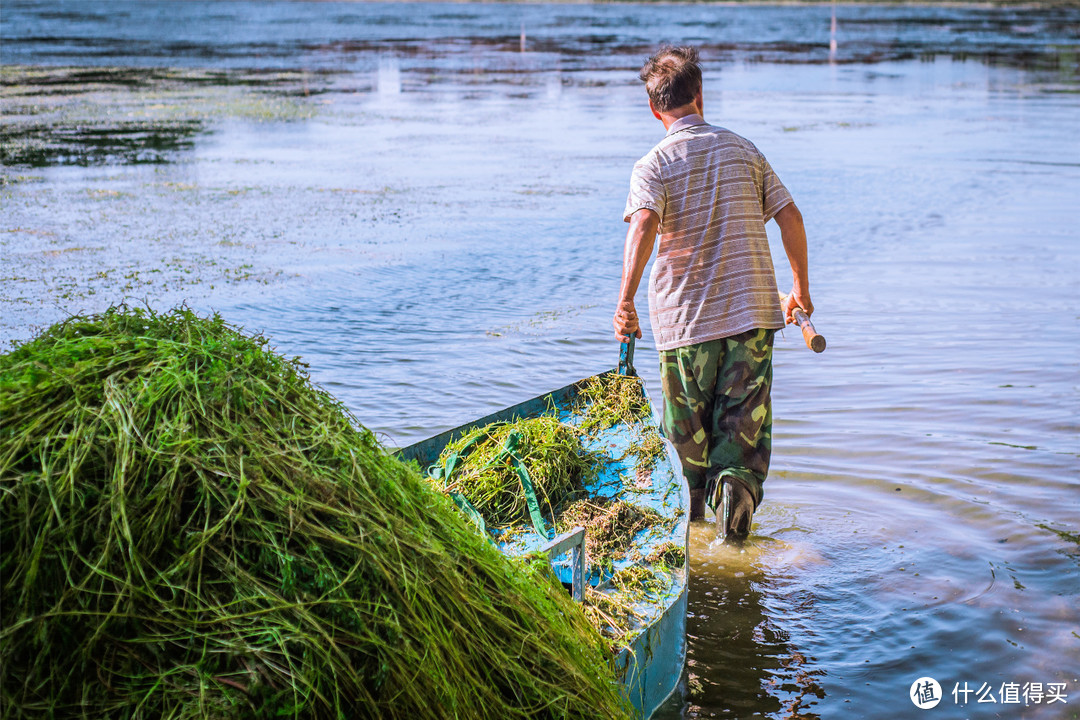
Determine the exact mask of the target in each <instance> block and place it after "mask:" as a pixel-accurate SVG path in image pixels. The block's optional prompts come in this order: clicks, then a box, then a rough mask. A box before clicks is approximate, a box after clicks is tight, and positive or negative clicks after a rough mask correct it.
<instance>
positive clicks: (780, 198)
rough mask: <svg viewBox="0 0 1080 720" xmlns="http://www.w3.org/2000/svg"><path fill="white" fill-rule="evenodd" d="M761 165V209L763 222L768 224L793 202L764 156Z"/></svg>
mask: <svg viewBox="0 0 1080 720" xmlns="http://www.w3.org/2000/svg"><path fill="white" fill-rule="evenodd" d="M761 164H762V173H761V209H762V211H763V212H764V214H765V222H769V221H770V220H772V219H773V217H775V215H776V213H778V212H780V211H781V210H783V209H784V206H785V205H787V204H788V203H790V202H794V200H793V199H792V197H791V193H789V192H788V189H787V188H786V187H784V183H782V182H780V178H778V177H777V176H776V173H775V172H773V169H772V165H770V164H769V161H768V160H766V159H765V157H764V156H762V157H761Z"/></svg>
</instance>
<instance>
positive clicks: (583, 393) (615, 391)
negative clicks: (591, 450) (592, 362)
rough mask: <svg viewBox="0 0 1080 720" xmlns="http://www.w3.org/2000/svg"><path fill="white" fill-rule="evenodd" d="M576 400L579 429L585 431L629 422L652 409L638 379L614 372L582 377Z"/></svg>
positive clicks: (632, 422)
mask: <svg viewBox="0 0 1080 720" xmlns="http://www.w3.org/2000/svg"><path fill="white" fill-rule="evenodd" d="M576 400H577V401H576V403H575V410H577V412H580V413H581V414H582V416H583V420H582V422H581V429H582V430H584V431H586V432H591V431H593V430H606V429H607V428H609V427H611V426H612V425H633V424H635V423H637V422H639V421H641V420H643V419H645V418H646V417H648V416H649V414H650V413H651V412H652V411H651V409H650V408H649V401H648V400H647V399H646V398H645V395H644V393H642V391H641V379H640V378H637V377H633V376H629V375H619V374H617V373H604V374H602V375H595V376H593V377H591V378H589V379H587V380H584V381H582V383H581V385H580V387H579V389H578V395H577V399H576Z"/></svg>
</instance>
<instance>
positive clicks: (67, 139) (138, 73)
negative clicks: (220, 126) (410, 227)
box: [0, 65, 324, 167]
mask: <svg viewBox="0 0 1080 720" xmlns="http://www.w3.org/2000/svg"><path fill="white" fill-rule="evenodd" d="M323 86H324V81H323V78H322V77H320V76H313V75H312V74H310V73H307V72H302V71H254V70H217V69H188V68H135V67H51V66H45V67H36V66H20V65H5V66H3V67H2V72H0V111H2V114H3V117H4V121H3V122H2V123H0V163H3V164H4V165H8V166H11V165H16V166H20V165H21V166H31V167H44V166H49V165H84V166H87V165H104V164H146V163H148V164H159V163H165V162H169V161H171V160H172V159H174V158H175V157H176V156H177V155H178V154H179V153H184V152H190V151H191V150H193V149H194V147H195V139H196V137H197V136H199V135H201V134H203V133H207V132H210V131H211V129H212V127H211V126H212V124H213V123H214V122H215V121H218V120H221V119H223V118H238V119H243V120H249V121H255V122H264V121H290V120H304V119H308V118H310V117H313V116H314V114H315V105H314V104H313V103H312V102H311V101H310V96H311V95H312V94H314V93H317V92H320V91H322V89H323Z"/></svg>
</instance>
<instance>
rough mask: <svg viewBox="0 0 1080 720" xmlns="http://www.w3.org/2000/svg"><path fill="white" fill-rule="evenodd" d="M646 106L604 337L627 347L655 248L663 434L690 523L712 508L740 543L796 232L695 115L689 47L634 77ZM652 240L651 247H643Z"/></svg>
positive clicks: (798, 293)
mask: <svg viewBox="0 0 1080 720" xmlns="http://www.w3.org/2000/svg"><path fill="white" fill-rule="evenodd" d="M641 79H642V80H643V81H644V82H645V87H646V89H647V90H648V93H649V108H650V109H651V110H652V113H653V115H654V116H656V118H657V119H658V120H660V121H661V122H662V123H663V124H664V128H665V129H666V130H667V136H666V137H665V138H664V139H663V140H662V141H661V142H660V144H659V145H657V146H656V147H654V148H653V149H652V150H651V151H650V152H649V153H648V154H647V155H646V156H645V157H643V158H642V159H641V160H639V161H638V162H637V164H635V165H634V172H633V174H632V176H631V178H630V196H629V197H628V198H627V201H626V210H625V213H624V219H625V220H626V221H627V222H629V223H630V229H629V231H628V232H627V234H626V249H625V253H624V258H623V276H622V289H621V291H620V296H619V304H618V308H617V309H616V311H615V320H614V324H615V335H616V336H617V337H618V338H619V339H620V340H621V341H623V342H626V341H628V340H629V337H630V336H631V335H634V336H635V337H641V329H640V327H639V325H638V316H637V310H636V308H635V306H634V295H635V294H636V293H637V288H638V284H639V283H640V282H641V276H642V273H643V272H644V270H645V264H646V263H647V262H648V261H649V258H650V256H651V255H652V251H653V245H654V244H655V245H658V249H657V256H656V262H655V263H654V264H653V268H652V274H651V277H650V279H649V313H650V314H649V317H650V320H651V321H652V330H653V336H654V338H655V341H656V349H657V350H659V351H660V374H661V382H662V386H663V391H664V420H663V429H664V434H665V435H666V436H667V438H668V439H669V440H671V442H672V444H674V446H675V449H676V450H678V453H679V458H680V459H681V460H682V468H683V474H684V475H685V476H686V480H687V483H688V484H689V486H690V517H691V518H692V519H696V518H700V517H702V516H703V514H704V505H705V504H706V503H708V505H709V507H710V508H712V509H713V510H714V511H715V510H717V508H718V507H719V506H720V499H721V497H722V494H723V490H722V488H723V486H724V485H725V484H728V485H730V488H731V496H730V515H729V519H730V522H729V524H728V527H726V528H718V529H717V530H718V532H720V533H722V537H726V536H729V535H730V536H734V537H744V536H745V535H746V534H747V533H748V532H749V531H750V522H751V520H752V518H753V514H754V510H756V509H757V506H758V505H759V504H760V503H761V498H762V484H763V483H764V482H765V476H766V475H767V474H768V471H769V454H770V452H771V449H772V404H771V401H770V387H771V384H772V344H773V335H774V334H775V332H776V330H777V329H779V328H782V327H784V324H785V321H786V322H788V323H790V322H793V319H792V315H791V314H792V310H793V308H796V307H801V308H802V309H803V310H805V311H806V313H807V315H809V314H811V313H812V312H813V310H814V306H813V303H811V302H810V282H809V278H808V274H807V259H806V231H805V230H804V228H803V221H802V215H801V214H800V213H799V209H798V208H797V207H795V203H794V202H793V201H792V199H791V195H790V194H789V193H788V191H787V188H785V187H784V185H783V184H782V183H781V182H780V180H779V178H777V177H776V173H774V172H773V170H772V168H771V167H770V166H769V163H768V162H767V161H766V160H765V157H764V156H763V155H762V154H761V153H760V152H758V149H757V148H756V147H754V144H753V143H751V142H750V141H748V140H746V139H744V138H742V137H739V136H738V135H736V134H735V133H733V132H730V131H728V130H725V129H723V128H719V127H716V126H713V125H709V124H708V123H706V122H705V120H704V119H703V118H702V93H701V67H700V65H699V64H698V54H697V51H696V50H695V49H694V48H688V47H685V48H671V47H666V48H663V49H662V50H660V52H658V53H657V54H656V55H654V56H653V57H651V58H649V61H648V62H646V63H645V66H644V67H643V68H642V69H641ZM773 218H775V219H776V223H777V225H779V226H780V232H781V234H782V237H783V242H784V250H785V251H786V252H787V257H788V262H789V263H790V264H791V270H792V274H793V276H794V283H793V285H792V288H791V293H790V294H789V295H788V296H787V298H785V299H784V301H783V303H781V302H780V300H779V297H778V293H777V288H776V277H775V274H774V270H773V265H772V259H771V257H770V255H769V243H768V238H767V236H766V234H765V223H767V222H768V221H769V220H771V219H773ZM658 232H659V235H660V237H659V243H656V239H657V233H658Z"/></svg>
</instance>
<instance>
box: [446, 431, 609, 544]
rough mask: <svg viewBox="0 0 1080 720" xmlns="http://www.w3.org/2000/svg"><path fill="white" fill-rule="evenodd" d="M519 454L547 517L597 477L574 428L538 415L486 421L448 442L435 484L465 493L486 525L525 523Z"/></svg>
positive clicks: (524, 504) (526, 509)
mask: <svg viewBox="0 0 1080 720" xmlns="http://www.w3.org/2000/svg"><path fill="white" fill-rule="evenodd" d="M518 459H520V461H521V465H522V466H524V468H525V470H526V472H527V473H528V477H529V482H530V483H531V485H532V487H533V490H534V492H535V494H536V499H537V502H538V503H539V505H540V508H541V511H542V512H545V513H546V514H547V515H548V517H551V516H553V515H554V514H555V512H556V510H557V509H558V508H559V507H560V506H561V505H562V504H563V503H565V502H566V501H567V500H569V499H573V498H574V496H575V495H577V494H579V493H581V492H582V491H583V490H584V487H585V483H587V482H588V481H590V480H591V479H593V478H595V477H596V461H597V458H596V457H594V454H593V453H589V452H587V451H586V450H585V449H584V448H583V447H582V446H581V440H580V438H579V437H578V433H577V431H576V430H575V429H574V428H572V427H571V426H569V425H566V424H565V423H561V422H559V421H558V420H557V419H556V418H553V417H551V416H549V415H542V416H540V417H535V418H526V419H523V420H518V421H516V422H513V423H493V424H491V425H485V426H484V427H480V428H476V429H474V430H472V431H470V432H468V433H465V434H464V435H463V436H462V437H460V438H458V439H457V440H455V441H454V442H452V443H450V444H448V445H447V446H446V448H444V449H443V452H442V454H440V455H439V460H438V462H437V463H436V464H437V466H438V467H440V468H442V469H443V470H444V471H446V472H447V473H448V476H443V477H441V478H440V479H439V481H438V485H439V487H440V488H441V489H442V490H443V491H445V492H451V491H454V492H459V493H461V494H462V495H464V496H465V498H466V499H467V500H468V501H469V502H470V503H471V504H472V506H473V507H474V508H476V510H477V511H478V512H479V513H480V514H481V515H482V516H483V518H484V520H485V521H486V522H487V523H488V524H490V525H493V526H496V527H506V526H509V525H514V524H523V523H528V522H529V511H528V507H527V505H526V499H525V493H524V491H523V488H522V485H523V483H522V480H521V477H520V475H519V474H518V469H517V460H518ZM455 468H456V469H455Z"/></svg>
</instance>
